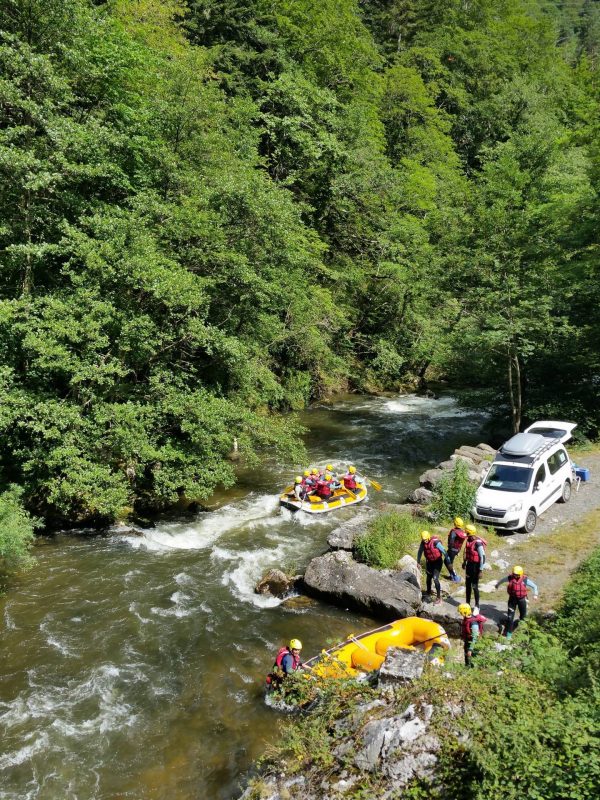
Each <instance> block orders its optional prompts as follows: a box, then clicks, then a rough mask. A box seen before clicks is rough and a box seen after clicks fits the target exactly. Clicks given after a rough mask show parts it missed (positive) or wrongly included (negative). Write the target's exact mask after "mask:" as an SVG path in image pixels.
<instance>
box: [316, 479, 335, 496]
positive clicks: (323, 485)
mask: <svg viewBox="0 0 600 800" xmlns="http://www.w3.org/2000/svg"><path fill="white" fill-rule="evenodd" d="M317 494H318V495H319V497H322V498H323V499H326V498H327V497H331V494H332V492H331V486H330V485H329V481H326V480H324V479H323V478H319V480H318V481H317Z"/></svg>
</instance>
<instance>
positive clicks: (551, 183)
mask: <svg viewBox="0 0 600 800" xmlns="http://www.w3.org/2000/svg"><path fill="white" fill-rule="evenodd" d="M0 27H1V29H2V30H1V32H0V182H1V186H0V399H1V402H0V442H1V444H0V488H1V490H2V494H0V518H1V519H2V520H3V521H4V523H5V524H4V526H3V531H4V532H3V533H2V538H0V553H2V552H4V553H6V552H8V551H9V550H11V552H14V549H15V542H21V543H23V542H25V541H26V540H27V537H28V536H30V535H31V528H32V524H41V523H40V520H43V521H44V522H45V523H46V524H48V525H64V524H70V525H74V524H102V523H106V522H110V521H113V520H115V519H126V518H127V517H128V516H130V515H131V514H133V513H147V512H155V511H159V510H161V509H165V508H168V507H170V506H172V505H173V504H174V503H175V502H177V500H178V499H180V498H182V497H185V498H189V499H194V500H198V501H202V500H205V499H206V498H208V497H209V496H210V495H211V493H212V492H213V491H214V489H215V487H217V486H224V487H227V486H231V485H232V484H233V483H234V481H235V462H233V461H232V460H231V459H230V458H229V457H228V456H229V454H230V452H231V450H232V447H233V446H234V442H235V443H236V445H237V447H238V448H239V452H240V453H241V455H242V456H243V458H244V462H245V463H246V464H249V465H252V464H257V463H259V461H260V459H261V458H262V457H264V455H265V454H269V456H270V457H277V458H281V459H286V460H287V461H288V462H289V461H292V460H296V461H297V460H298V459H299V458H300V456H301V453H302V444H301V437H300V433H301V429H300V427H299V425H298V424H297V423H296V422H295V421H294V416H293V412H296V411H299V410H300V409H302V408H303V407H305V406H306V405H307V404H309V403H310V402H312V401H315V400H317V399H319V398H323V397H327V396H328V395H330V394H332V393H333V392H336V391H340V390H350V391H363V392H378V391H385V390H396V391H397V390H415V389H416V390H418V389H422V388H424V387H427V385H428V384H429V383H431V382H435V381H445V382H446V383H447V384H448V385H449V386H451V387H457V388H460V389H461V390H466V393H467V394H470V395H471V396H472V398H473V402H477V403H478V404H480V405H481V406H485V407H489V408H492V409H494V410H495V411H496V412H497V413H499V414H503V415H505V417H506V419H507V421H508V424H509V425H510V426H512V428H513V429H514V430H518V429H519V428H520V427H521V426H522V424H523V423H524V422H526V421H528V420H531V419H533V418H534V417H536V416H538V415H543V416H544V417H547V418H550V419H552V418H561V417H563V416H564V417H566V418H567V419H571V420H573V421H577V422H578V424H579V430H580V431H581V432H582V434H584V435H586V436H588V437H590V438H594V437H596V436H597V435H598V432H599V430H600V406H599V404H598V402H597V396H598V390H599V387H600V345H599V343H600V274H599V268H598V263H599V262H598V253H599V247H600V227H599V226H598V224H597V219H598V212H599V211H600V208H599V205H600V200H599V189H600V135H599V134H600V86H599V83H598V76H599V73H598V69H599V63H598V59H599V57H600V4H599V3H598V2H595V0H565V1H564V2H559V0H364V1H363V2H360V1H359V0H319V2H313V0H189V2H183V1H180V0H111V1H110V2H99V1H96V2H91V0H89V1H88V0H0ZM17 487H18V488H17ZM29 515H32V516H31V517H30V516H29ZM7 521H8V524H7ZM17 549H18V547H17Z"/></svg>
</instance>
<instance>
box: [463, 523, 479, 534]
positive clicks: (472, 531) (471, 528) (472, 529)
mask: <svg viewBox="0 0 600 800" xmlns="http://www.w3.org/2000/svg"><path fill="white" fill-rule="evenodd" d="M465 531H466V532H467V533H468V534H469V536H477V528H476V527H475V525H467V526H466V527H465Z"/></svg>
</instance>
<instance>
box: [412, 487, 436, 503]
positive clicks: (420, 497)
mask: <svg viewBox="0 0 600 800" xmlns="http://www.w3.org/2000/svg"><path fill="white" fill-rule="evenodd" d="M432 499H433V493H432V492H431V491H430V490H429V489H424V488H423V487H422V486H419V488H418V489H415V490H414V492H411V493H410V494H409V495H408V498H407V500H408V502H409V503H417V504H418V505H420V506H426V505H427V504H428V503H431V501H432Z"/></svg>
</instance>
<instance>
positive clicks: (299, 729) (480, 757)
mask: <svg viewBox="0 0 600 800" xmlns="http://www.w3.org/2000/svg"><path fill="white" fill-rule="evenodd" d="M599 566H600V551H598V552H596V554H595V555H593V556H592V557H591V558H590V559H589V560H588V561H587V562H586V563H585V564H584V565H583V566H582V567H581V568H580V569H579V570H578V571H577V572H576V573H575V575H574V576H573V578H572V580H571V582H570V584H569V585H568V587H567V589H566V593H565V597H564V600H563V602H562V604H561V606H560V609H559V611H558V615H557V618H556V620H554V621H553V622H546V623H545V624H544V625H543V626H540V625H539V624H536V623H535V622H534V621H531V620H529V621H527V622H526V623H523V624H521V625H520V626H519V628H518V629H517V631H516V633H515V634H514V636H513V639H512V640H511V646H510V647H508V648H506V647H504V648H500V649H499V648H498V647H496V644H497V640H496V638H495V637H493V636H488V635H486V636H485V637H484V638H483V639H482V640H481V641H480V643H479V645H478V650H477V653H476V657H475V659H474V662H473V664H474V666H473V668H472V669H467V668H465V667H464V666H463V665H462V661H461V660H459V661H455V662H453V663H447V664H446V665H445V667H444V670H442V671H440V670H437V669H429V670H427V671H426V672H425V673H424V675H423V677H422V678H421V679H419V680H418V681H416V682H415V683H414V684H412V685H409V686H407V687H403V688H398V689H396V691H395V695H394V700H393V702H389V697H388V698H384V700H383V702H381V700H380V701H379V703H377V702H375V703H373V702H370V701H372V700H373V692H372V691H370V690H369V689H368V688H366V687H365V684H364V683H361V684H358V683H353V682H350V681H349V682H346V684H345V686H344V685H343V684H342V685H341V686H340V685H339V682H334V683H333V684H332V686H328V685H325V687H324V689H323V692H322V695H321V702H320V704H319V705H318V706H317V707H316V708H315V710H314V711H312V712H311V713H310V714H309V715H307V716H306V717H304V718H300V719H299V720H298V719H296V720H294V721H293V722H291V723H290V722H287V723H284V724H283V726H282V735H281V737H280V741H279V745H278V747H276V748H273V749H272V750H271V751H270V752H269V754H268V756H267V759H266V762H265V765H264V768H265V769H266V770H267V772H269V771H271V770H273V771H274V772H276V773H278V774H281V772H282V770H285V773H284V774H288V775H290V774H294V773H296V772H301V773H302V774H303V775H304V776H305V779H306V782H305V783H304V784H303V786H302V790H301V791H302V792H307V791H308V790H309V788H310V787H316V788H315V793H316V794H318V791H319V789H318V787H321V786H322V785H323V781H328V782H329V783H330V784H335V783H336V782H337V780H338V779H339V774H340V771H341V770H342V769H344V770H345V772H344V778H345V779H347V780H348V783H349V784H350V785H351V787H352V789H351V790H349V791H348V792H346V793H345V794H344V796H345V797H348V798H354V800H359V798H364V797H379V796H383V795H388V794H389V796H390V797H402V798H409V799H410V800H426V798H430V797H447V798H462V797H469V798H473V800H506V799H507V798H509V800H519V798H522V797H532V798H539V800H565V798H568V797H573V798H582V799H583V800H593V799H594V798H596V797H598V795H599V792H600V702H599V701H600V696H599V691H598V680H599V679H600V663H599V661H598V652H599V647H600V631H599V630H598V624H597V617H598V615H597V611H598V602H597V600H594V599H593V598H596V597H597V595H598V588H599V587H598V580H599V579H598V567H599ZM590 598H592V603H593V605H592V606H591V607H590V605H589V602H588V601H589V600H590ZM501 641H502V642H505V640H501ZM449 671H450V673H451V674H450V676H449V675H448V672H449ZM352 687H354V688H352ZM313 691H314V689H313ZM387 691H389V689H387ZM306 694H307V695H308V696H309V690H306ZM340 698H341V699H342V700H343V702H341V701H340ZM386 700H387V702H388V703H389V705H388V706H387V708H386V707H385V703H386ZM357 703H361V704H363V711H362V714H363V715H364V714H365V713H366V714H369V713H372V714H374V715H375V716H380V717H381V716H395V715H397V714H398V713H401V712H402V710H403V709H405V708H406V707H407V706H409V705H410V704H414V705H415V707H416V708H417V709H419V708H420V707H421V706H422V705H423V704H430V705H431V706H432V707H433V716H432V719H431V728H430V731H429V732H430V733H432V734H434V735H435V734H437V735H438V737H439V742H440V750H439V751H438V753H437V756H438V758H437V762H436V764H435V767H434V781H433V786H432V784H431V782H430V781H429V780H423V781H421V780H419V781H415V782H413V783H412V784H411V785H409V786H408V787H403V788H402V789H401V790H398V789H396V791H397V794H395V793H394V781H393V780H392V779H390V778H389V777H388V778H386V777H385V775H384V770H373V771H368V772H367V771H358V772H357V770H356V764H355V761H354V758H355V755H356V752H357V750H358V749H359V748H362V747H363V746H364V742H363V741H362V739H361V737H362V732H363V730H364V723H365V721H366V719H365V717H364V716H362V717H361V716H359V715H358V714H357V709H356V704H357ZM365 704H366V705H365ZM369 710H370V711H369ZM348 737H354V739H353V740H352V741H351V742H350V743H348ZM411 746H412V742H410V743H408V744H407V750H408V751H409V752H410V748H411ZM384 749H385V748H384ZM332 750H333V751H335V753H336V758H335V759H334V758H333V754H332ZM388 757H393V754H390V753H388ZM336 770H337V774H336V772H335V771H336ZM253 796H255V797H256V798H260V797H263V796H266V794H261V787H260V782H259V781H258V782H257V783H256V785H255V794H254V795H253ZM291 796H295V795H294V791H292V792H291Z"/></svg>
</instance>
